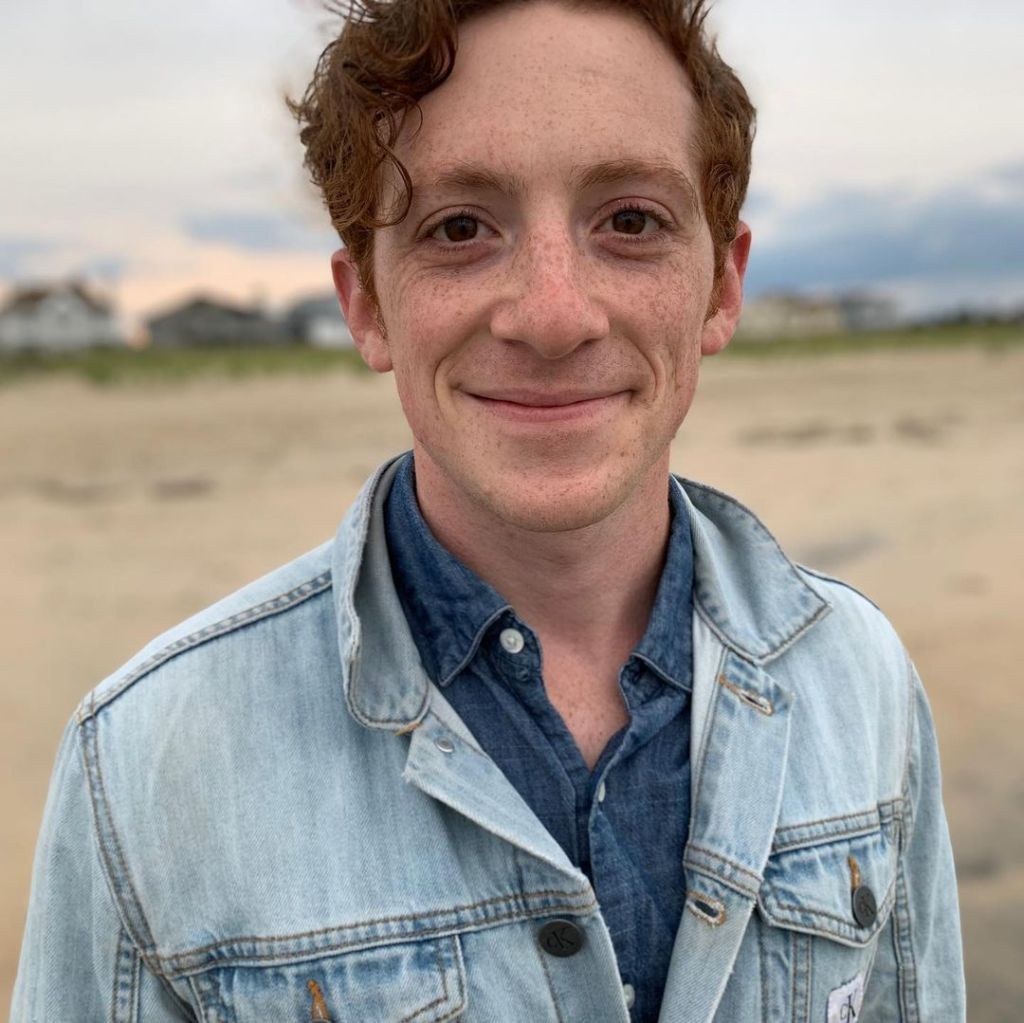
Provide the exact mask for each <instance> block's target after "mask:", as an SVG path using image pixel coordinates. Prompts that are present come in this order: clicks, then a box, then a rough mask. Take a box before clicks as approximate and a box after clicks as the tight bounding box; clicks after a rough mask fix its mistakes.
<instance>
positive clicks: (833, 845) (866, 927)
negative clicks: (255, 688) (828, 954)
mask: <svg viewBox="0 0 1024 1023" xmlns="http://www.w3.org/2000/svg"><path fill="white" fill-rule="evenodd" d="M898 855H899V841H898V835H897V831H896V826H895V824H886V825H883V826H881V827H879V828H878V829H877V830H875V831H872V832H869V833H867V834H864V833H861V834H857V835H852V836H846V837H843V838H841V839H835V840H833V841H827V842H822V841H817V842H813V843H808V844H803V845H800V846H798V847H795V848H793V847H789V848H786V849H784V850H783V851H779V852H776V853H774V854H773V855H772V856H771V857H770V858H769V860H768V863H767V866H766V867H765V872H764V881H763V883H762V885H761V890H760V893H759V895H758V900H757V904H758V909H759V910H760V913H761V915H762V916H763V917H764V918H765V920H766V921H767V922H768V923H769V924H771V925H773V926H775V927H786V928H789V929H790V930H796V931H802V932H804V933H807V934H817V935H821V936H822V937H826V938H830V939H831V940H833V941H837V942H839V943H841V944H843V945H850V946H855V947H861V946H864V945H867V944H868V943H869V942H870V941H871V940H872V939H873V938H874V937H875V935H876V934H877V933H878V932H879V931H880V930H881V929H882V927H883V926H884V925H885V922H886V920H887V919H888V916H889V913H890V912H891V910H892V904H893V898H894V895H895V888H896V866H897V858H898Z"/></svg>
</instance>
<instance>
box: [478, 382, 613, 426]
mask: <svg viewBox="0 0 1024 1023" xmlns="http://www.w3.org/2000/svg"><path fill="white" fill-rule="evenodd" d="M465 393H466V394H467V396H468V397H469V398H470V400H471V401H472V402H473V404H474V405H476V406H477V407H478V408H480V409H482V410H483V411H484V412H485V413H487V414H489V415H491V416H495V417H497V418H498V419H499V420H501V421H503V422H505V423H508V424H510V425H511V424H520V425H521V426H524V427H529V426H542V425H546V426H552V425H555V424H562V425H564V426H569V425H574V426H576V427H582V426H583V425H584V424H588V423H589V424H592V425H596V424H597V423H598V422H600V421H601V420H602V419H604V418H606V417H608V416H610V415H614V414H615V412H616V410H617V409H618V407H619V406H620V405H621V404H622V402H623V400H624V399H626V398H627V397H628V395H629V392H628V391H624V390H623V391H611V392H608V391H602V392H599V393H594V392H593V391H576V390H566V391H555V392H544V391H524V390H502V391H496V392H493V393H490V392H489V393H486V394H481V393H479V392H472V391H467V392H465Z"/></svg>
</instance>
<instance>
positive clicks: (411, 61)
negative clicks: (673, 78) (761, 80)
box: [288, 0, 755, 296]
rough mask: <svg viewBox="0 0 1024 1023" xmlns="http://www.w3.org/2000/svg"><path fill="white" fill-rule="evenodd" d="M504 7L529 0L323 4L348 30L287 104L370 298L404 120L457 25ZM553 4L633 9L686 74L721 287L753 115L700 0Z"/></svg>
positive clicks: (437, 71)
mask: <svg viewBox="0 0 1024 1023" xmlns="http://www.w3.org/2000/svg"><path fill="white" fill-rule="evenodd" d="M510 2H520V3H521V2H524V0H351V2H348V3H345V2H342V3H336V4H334V5H332V6H331V7H330V9H331V10H332V12H333V13H336V14H338V15H339V16H341V17H342V18H343V19H344V25H343V27H342V29H341V32H340V33H339V35H338V36H337V38H335V39H334V40H332V41H331V42H330V43H329V44H328V45H327V47H326V48H325V49H324V51H323V53H321V55H320V59H319V60H318V61H317V65H316V69H315V71H314V73H313V78H312V80H311V81H310V83H309V85H308V86H307V88H306V91H305V93H304V94H303V96H302V98H301V99H300V100H297V101H296V100H289V101H288V106H289V108H290V109H291V111H292V113H293V114H294V115H295V117H296V119H297V120H298V122H299V124H300V125H301V131H300V133H299V137H300V139H301V141H302V144H303V146H304V147H305V150H306V157H305V165H306V167H307V168H308V170H309V172H310V174H311V176H312V179H313V181H314V183H315V184H316V185H317V186H318V187H319V189H320V191H321V193H322V195H323V198H324V204H325V205H326V207H327V210H328V213H329V214H330V218H331V223H332V224H333V225H334V228H335V230H336V231H337V232H338V234H339V236H340V237H341V240H342V241H343V242H344V243H345V246H346V248H347V249H348V251H349V253H350V254H351V257H352V260H353V262H354V263H355V265H356V267H357V269H358V270H359V275H360V278H361V280H362V282H363V285H364V287H365V288H366V289H367V291H368V292H369V293H370V295H371V296H374V290H373V272H372V261H373V232H374V229H375V228H379V227H385V226H388V225H390V224H395V223H398V222H399V221H401V220H402V218H403V217H404V216H405V214H406V213H407V212H408V209H409V203H410V202H411V199H412V182H411V180H410V178H409V174H408V172H407V171H406V169H405V167H404V166H403V165H402V163H401V161H400V160H399V159H398V158H397V157H396V156H395V153H394V146H395V143H396V141H397V139H398V136H399V134H400V132H401V130H402V126H403V124H404V121H405V118H406V116H407V115H408V114H409V113H410V111H413V110H416V109H417V104H418V102H419V100H420V99H421V98H422V97H423V96H425V95H426V94H427V93H428V92H430V91H431V90H433V89H436V88H437V87H438V86H439V85H440V84H441V83H442V82H443V81H444V80H445V79H446V78H447V77H448V75H449V74H450V73H451V70H452V66H453V64H454V62H455V54H456V50H457V48H458V26H459V25H460V24H461V23H463V22H465V21H466V20H467V19H469V18H471V17H473V16H474V15H476V14H481V13H483V12H485V11H489V10H493V9H495V8H497V7H501V6H503V5H504V4H507V3H510ZM559 2H561V3H564V4H565V5H566V6H568V7H570V8H573V9H579V8H590V9H593V8H604V9H613V10H616V9H621V10H626V11H631V12H633V13H635V14H636V15H638V16H639V17H641V18H643V19H644V21H646V22H647V24H648V25H650V26H651V28H653V29H654V31H655V32H656V33H657V34H658V36H659V37H660V38H661V39H662V40H664V41H665V42H666V43H667V44H668V46H669V48H670V49H671V50H672V52H673V53H674V54H675V55H676V57H677V58H678V60H679V62H680V63H681V64H682V66H683V67H684V68H685V69H686V71H687V74H688V76H689V80H690V85H691V88H692V89H693V94H694V97H695V99H696V101H697V107H698V110H699V113H700V123H699V125H698V131H697V140H696V141H697V147H698V152H699V154H700V162H701V166H700V184H701V198H702V201H703V206H704V213H705V216H706V218H707V222H708V226H709V228H710V230H711V237H712V241H713V242H714V251H715V280H716V281H717V280H718V279H719V277H720V275H721V272H722V268H723V266H724V262H725V255H726V252H727V251H728V247H729V244H730V242H731V241H732V240H733V238H734V237H735V234H736V225H737V221H738V220H739V214H740V208H741V207H742V205H743V200H744V197H745V195H746V191H747V183H748V181H749V178H750V155H751V148H752V144H753V137H754V118H755V111H754V107H753V105H752V104H751V102H750V99H749V97H748V96H747V92H746V90H745V89H744V87H743V85H742V83H741V82H740V80H739V79H738V78H737V76H736V74H735V72H734V71H733V70H732V68H730V67H729V65H727V64H726V63H725V61H723V60H722V58H721V57H720V56H719V54H718V49H717V47H716V45H715V42H714V40H713V39H711V38H709V36H708V35H707V32H706V29H705V19H706V17H707V2H706V0H559ZM388 164H390V165H391V166H392V167H393V168H394V170H395V171H396V172H397V174H398V176H399V179H400V181H401V183H402V186H401V197H400V200H399V202H398V203H397V205H392V206H390V208H389V209H388V210H386V211H385V209H384V177H385V175H384V170H385V168H386V166H387V165H388ZM716 290H717V289H716Z"/></svg>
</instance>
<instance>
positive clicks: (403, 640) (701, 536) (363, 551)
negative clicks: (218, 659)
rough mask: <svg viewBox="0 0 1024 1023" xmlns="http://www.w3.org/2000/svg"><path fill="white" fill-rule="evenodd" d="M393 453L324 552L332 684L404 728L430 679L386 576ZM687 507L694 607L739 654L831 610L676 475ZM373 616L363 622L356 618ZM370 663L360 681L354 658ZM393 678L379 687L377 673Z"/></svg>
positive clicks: (706, 492)
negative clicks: (369, 674)
mask: <svg viewBox="0 0 1024 1023" xmlns="http://www.w3.org/2000/svg"><path fill="white" fill-rule="evenodd" d="M400 457H401V456H399V457H398V458H395V459H392V460H391V461H390V462H388V463H386V464H385V465H383V466H381V467H380V468H379V469H378V470H377V472H376V473H374V475H373V477H372V478H371V479H370V480H369V481H368V482H367V483H366V485H365V486H364V487H363V490H362V491H361V492H360V494H359V496H358V498H357V499H356V501H355V502H354V504H353V506H352V508H351V509H350V511H349V513H348V515H346V517H345V518H344V520H343V521H342V523H341V525H340V526H339V528H338V533H337V536H336V538H335V544H334V550H333V553H332V575H333V579H334V590H335V594H336V607H337V615H338V618H337V625H338V646H339V653H340V656H341V669H342V685H343V688H344V691H345V698H346V701H347V705H348V708H349V710H350V711H351V713H352V714H353V716H354V717H355V718H356V719H357V720H358V721H360V722H362V723H363V724H364V725H367V726H368V727H371V728H386V729H391V730H405V729H411V728H413V727H415V725H417V724H418V723H419V722H420V721H422V719H423V717H424V715H425V714H426V711H427V707H428V705H429V703H430V689H431V686H430V683H429V680H428V678H427V676H426V674H425V673H424V672H423V671H422V670H420V671H418V672H416V673H415V675H414V676H413V677H410V673H409V670H408V668H407V667H405V668H403V667H401V666H402V665H409V664H418V660H419V658H418V653H417V651H416V647H415V643H414V641H413V639H412V635H411V634H410V632H409V628H408V625H407V624H406V621H405V616H404V614H403V612H402V607H401V603H400V601H399V600H398V596H397V594H396V593H395V589H394V585H393V583H392V581H391V567H390V563H389V560H388V553H387V543H386V540H385V533H384V515H383V504H384V502H383V495H384V494H386V493H387V490H388V488H389V487H390V486H391V482H392V480H393V478H394V474H395V472H396V471H397V468H398V465H399V463H400ZM676 483H677V485H678V486H679V487H680V489H681V491H682V494H683V497H684V499H685V501H686V504H687V507H688V510H689V512H690V522H691V527H692V530H693V547H694V608H695V611H696V613H697V614H698V615H699V616H700V618H701V619H702V620H703V622H704V623H705V625H706V626H707V627H708V629H710V631H711V632H712V633H713V634H714V635H715V636H716V637H717V638H718V639H719V641H720V642H721V643H722V644H723V645H724V646H726V647H727V648H729V649H730V650H731V651H733V652H734V653H735V654H736V655H738V656H739V658H741V659H742V660H743V661H746V662H749V663H750V664H752V665H754V666H757V667H763V666H764V665H766V664H768V663H770V662H771V661H772V660H773V659H774V658H775V657H777V656H779V655H780V654H781V653H783V652H784V651H785V650H786V649H787V648H788V647H789V646H791V645H792V644H793V643H794V642H796V641H797V640H798V639H799V638H800V637H801V636H802V635H803V634H804V633H805V632H806V631H807V630H808V629H810V628H811V627H812V626H813V625H814V624H815V623H816V622H818V621H819V620H820V619H821V618H822V617H824V616H825V615H826V614H827V613H828V612H829V611H830V610H831V607H830V605H829V603H828V601H826V600H825V599H824V598H823V597H822V596H821V595H820V594H819V593H818V592H817V591H816V590H815V589H813V588H812V587H811V586H810V585H809V584H808V583H807V582H805V581H804V579H803V578H802V577H801V576H800V574H799V572H798V571H797V569H796V567H795V566H794V565H793V563H792V562H791V561H790V560H789V559H788V558H787V557H786V556H785V554H783V552H782V550H781V548H780V547H779V546H778V544H777V543H776V541H775V539H774V538H773V537H772V535H771V534H770V533H769V532H768V530H767V529H766V528H765V527H764V526H763V525H762V524H761V522H760V521H759V520H758V519H757V518H756V517H755V516H754V515H753V513H752V512H750V511H749V510H748V509H747V508H745V507H744V506H743V505H741V504H740V503H739V502H737V501H735V500H733V499H732V498H730V497H728V496H727V495H725V494H723V493H721V492H719V491H716V490H713V489H712V488H710V487H706V486H703V485H701V484H696V483H692V482H690V481H686V480H681V479H679V478H676ZM369 622H372V623H373V627H372V629H368V628H364V623H369ZM364 663H365V664H372V665H374V671H373V676H374V682H375V683H377V684H373V685H368V684H366V683H367V681H368V680H367V679H366V678H364V677H363V674H362V672H361V671H360V666H361V665H362V664H364ZM384 678H387V679H392V680H394V684H393V685H389V686H381V685H379V680H380V679H384Z"/></svg>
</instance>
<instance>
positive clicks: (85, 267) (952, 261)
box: [0, 0, 1024, 323]
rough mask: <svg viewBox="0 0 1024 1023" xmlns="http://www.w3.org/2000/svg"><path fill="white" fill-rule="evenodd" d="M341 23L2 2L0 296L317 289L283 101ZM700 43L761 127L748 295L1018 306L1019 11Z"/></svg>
mask: <svg viewBox="0 0 1024 1023" xmlns="http://www.w3.org/2000/svg"><path fill="white" fill-rule="evenodd" d="M332 25H333V26H335V27H336V25H337V23H336V21H335V20H334V19H333V18H331V17H329V16H328V15H327V14H326V13H325V11H324V10H323V8H322V6H321V5H320V3H319V2H317V0H244V2H243V0H175V3H173V4H140V3H138V2H137V0H92V2H90V3H88V4H82V3H80V2H77V0H3V11H2V13H0V289H4V288H9V287H11V286H13V285H14V284H15V283H25V282H37V281H46V280H54V279H58V278H61V277H67V276H75V277H79V278H83V279H85V280H87V281H91V282H92V283H93V284H94V285H97V286H99V287H100V288H101V289H103V290H104V291H105V292H106V293H107V294H109V295H111V296H112V297H113V298H114V299H115V301H116V302H117V304H118V306H119V308H120V309H121V310H122V312H123V314H124V316H125V317H126V319H127V320H128V321H129V322H130V323H131V322H138V320H139V319H140V318H142V317H145V316H146V315H150V314H152V313H155V312H158V311H161V310H163V309H166V308H168V307H169V306H171V305H173V304H174V303H176V302H177V301H178V300H180V299H181V298H183V297H185V296H187V295H189V294H192V293H196V292H203V293H207V294H212V295H217V296H221V297H224V298H228V299H235V300H241V301H254V300H258V301H261V302H264V303H266V304H267V305H268V306H270V307H271V308H274V307H280V306H282V305H283V304H285V303H287V302H289V301H291V300H293V299H295V298H296V297H299V296H302V295H305V294H309V293H311V292H318V291H323V290H324V289H325V288H329V286H330V272H329V265H328V260H329V257H330V253H331V251H332V250H333V249H334V248H335V247H336V246H337V239H336V236H335V235H334V234H333V232H332V230H331V228H330V225H329V223H328V220H327V216H326V213H325V212H324V211H323V209H322V208H321V206H320V204H319V200H318V197H317V195H316V193H315V191H314V190H313V188H312V186H310V185H309V183H308V182H307V181H306V175H305V172H304V170H303V168H302V166H301V164H302V150H301V147H300V145H299V142H298V139H297V133H296V127H295V125H294V122H293V121H292V120H291V119H290V116H289V115H288V113H287V111H286V110H285V108H284V104H283V100H282V97H283V96H284V95H285V94H286V93H290V94H297V93H300V92H301V91H302V88H303V86H304V85H305V82H306V81H307V79H308V77H309V74H310V72H311V70H312V67H313V64H314V62H315V59H316V55H317V54H318V52H319V50H320V49H321V47H322V45H323V43H324V41H325V39H326V38H327V33H328V32H329V31H330V28H331V26H332ZM711 25H712V27H713V29H714V31H715V32H716V34H717V35H718V39H719V47H720V50H721V52H722V54H723V56H724V57H725V59H726V60H727V61H729V63H731V64H732V65H733V67H734V68H735V69H736V70H737V72H738V73H739V75H740V77H741V79H742V80H743V81H744V83H745V85H746V86H747V88H748V90H749V92H750V93H751V96H752V98H753V100H754V103H755V105H756V106H757V108H758V134H757V140H756V143H755V147H754V172H753V177H752V180H751V187H750V192H749V194H748V200H747V204H746V206H745V209H744V218H745V219H746V220H747V221H748V222H749V223H750V225H751V227H752V230H753V233H754V247H753V252H752V255H751V263H750V268H749V271H748V282H747V283H748V289H747V290H748V295H757V294H759V293H763V292H767V291H776V290H798V291H803V292H807V293H823V292H835V291H847V290H855V289H869V290H874V291H878V292H880V293H884V294H887V295H890V296H892V297H893V298H895V299H896V300H897V301H898V302H899V304H900V306H901V308H902V309H903V310H904V311H905V312H907V313H908V314H918V313H930V312H938V311H942V310H947V309H951V308H955V307H959V306H964V305H968V306H974V307H991V306H996V307H1001V308H1012V307H1018V306H1024V128H1022V118H1021V113H1020V107H1021V97H1022V96H1024V71H1022V68H1024V61H1022V60H1021V58H1020V46H1021V41H1022V39H1024V4H1020V3H1019V2H1010V0H975V2H974V3H973V4H971V5H967V4H965V3H963V2H962V0H961V2H960V3H956V4H954V3H952V2H948V0H900V2H899V3H895V4H894V3H891V2H889V0H860V2H858V3H856V4H851V3H849V0H772V2H770V3H769V2H765V0H718V2H717V4H716V6H715V7H714V10H713V13H712V16H711Z"/></svg>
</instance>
